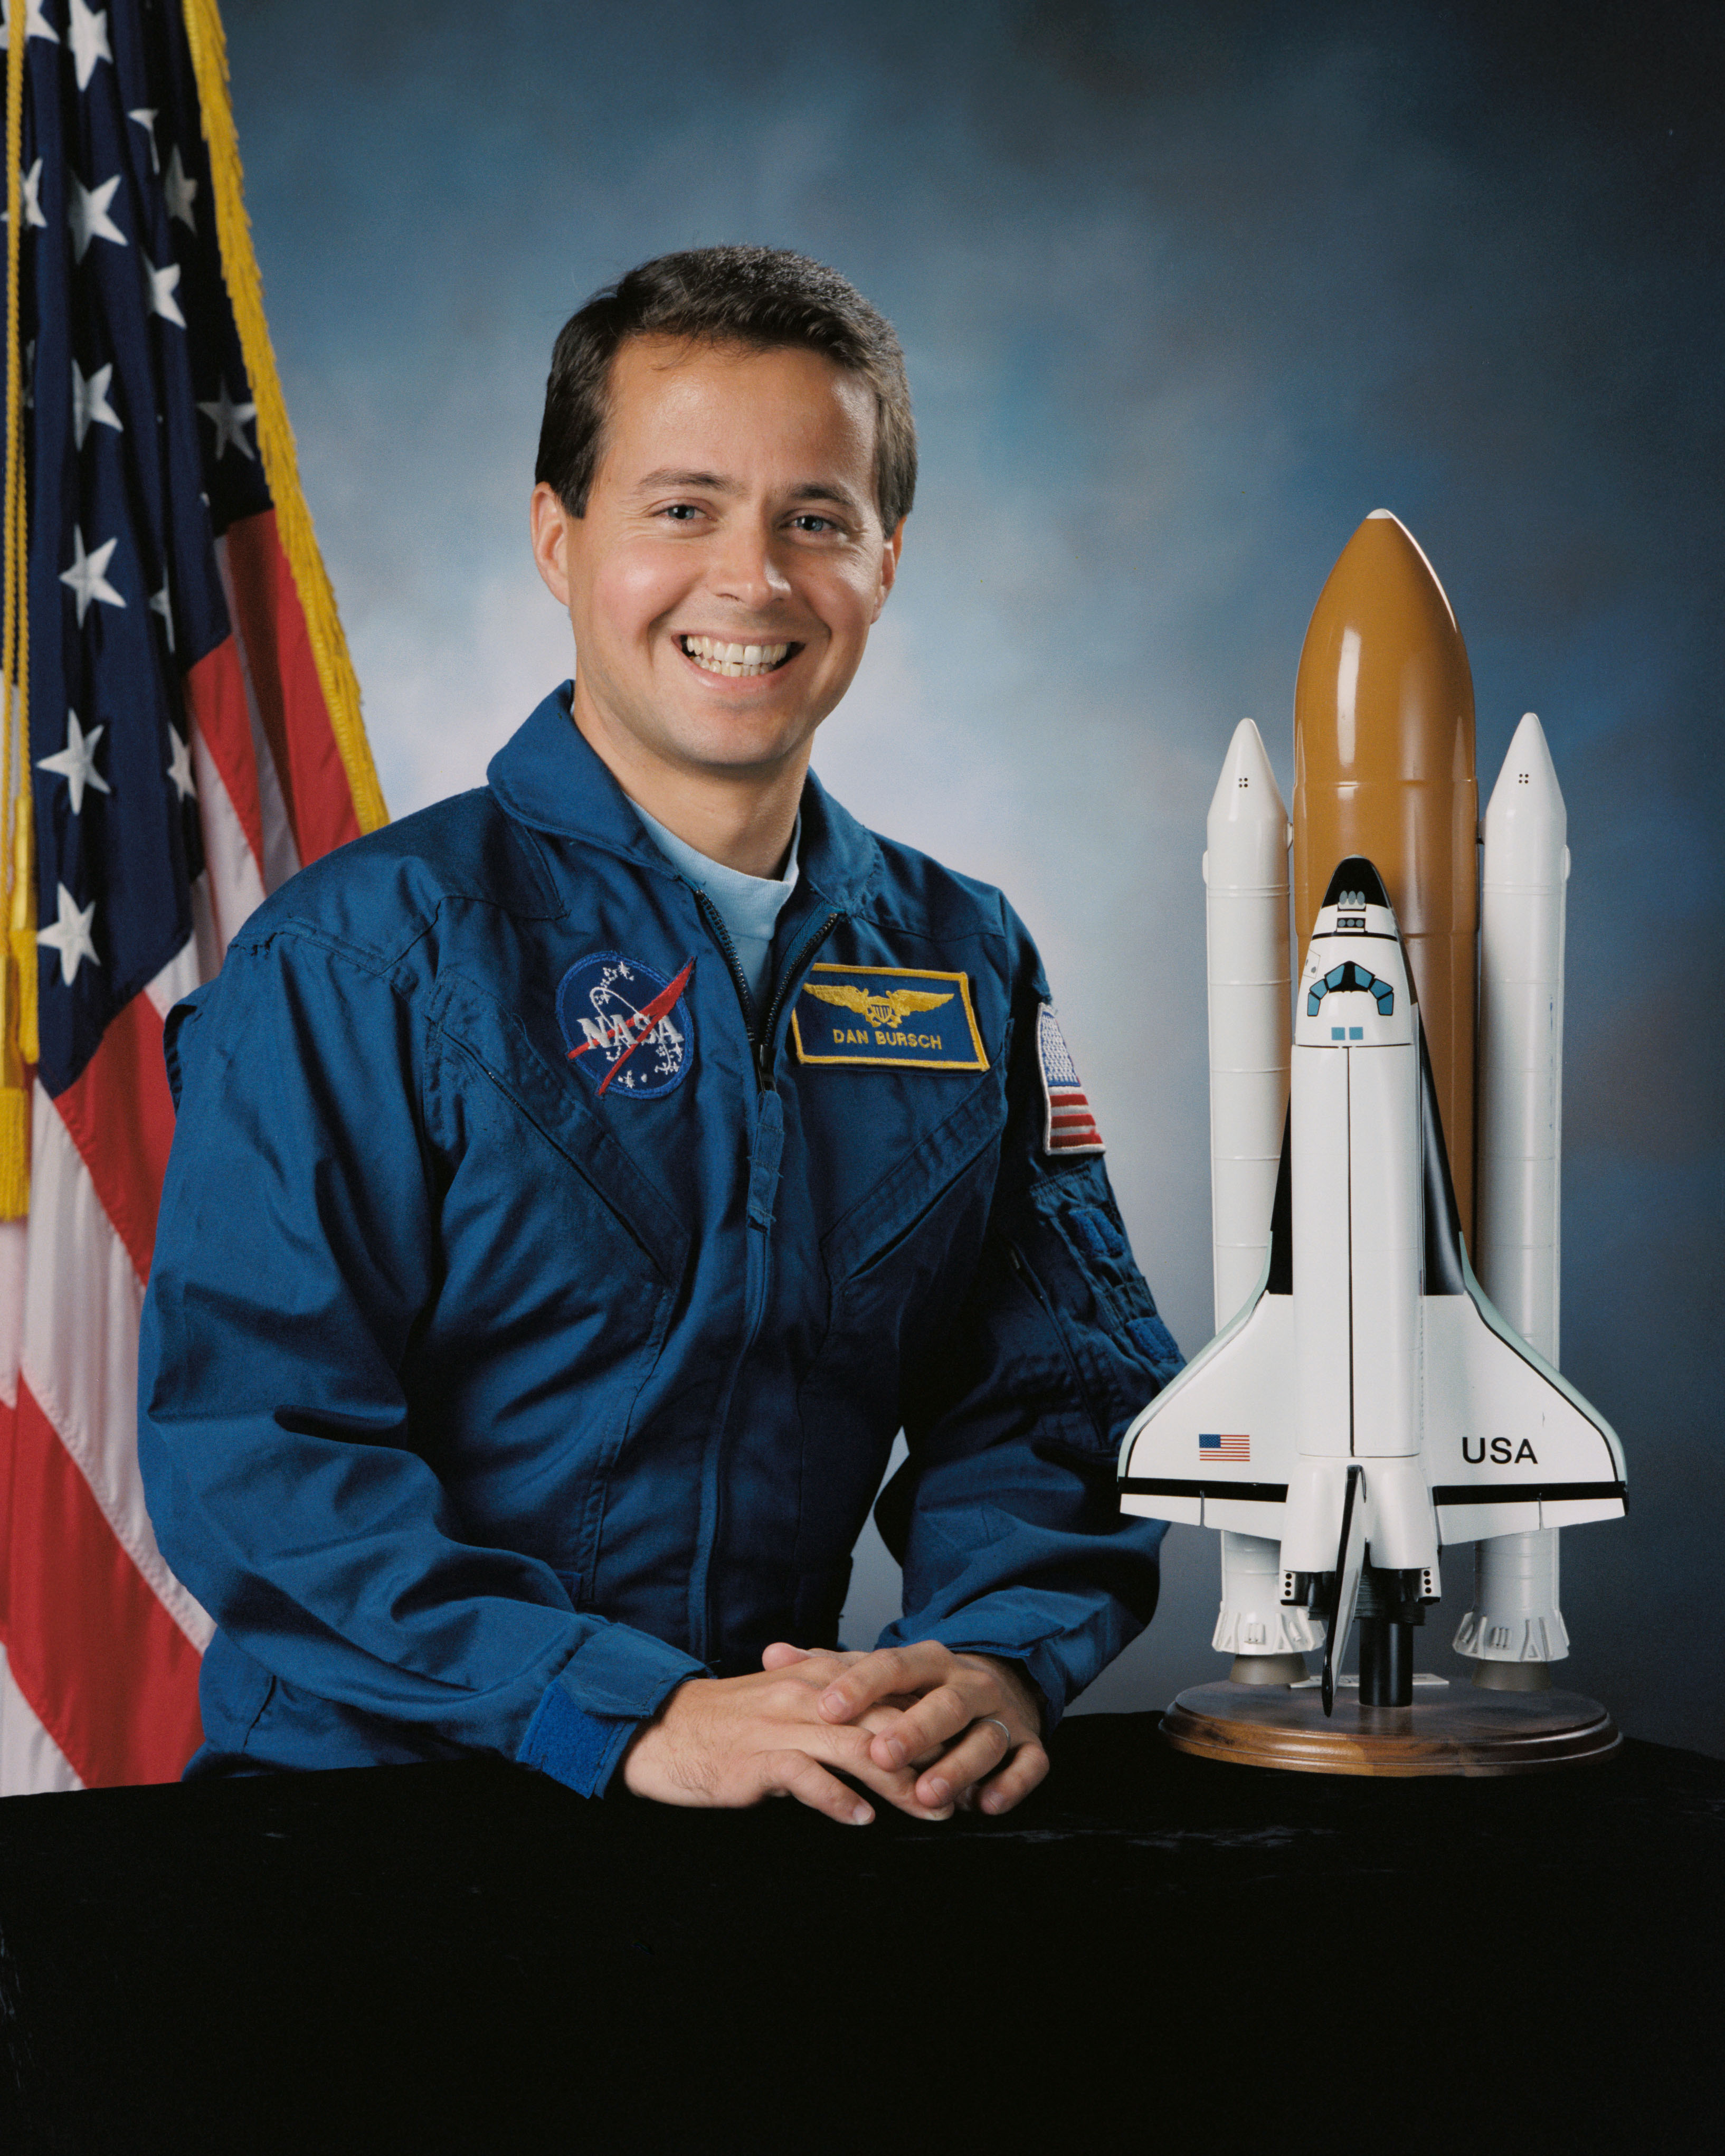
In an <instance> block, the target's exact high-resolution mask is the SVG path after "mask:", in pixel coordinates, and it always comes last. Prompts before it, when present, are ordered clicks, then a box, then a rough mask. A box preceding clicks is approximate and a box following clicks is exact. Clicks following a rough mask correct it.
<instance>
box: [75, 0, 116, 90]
mask: <svg viewBox="0 0 1725 2156" xmlns="http://www.w3.org/2000/svg"><path fill="white" fill-rule="evenodd" d="M66 28H67V31H68V33H69V35H70V37H71V40H72V54H73V57H74V59H75V60H76V61H77V63H78V87H79V88H80V90H88V89H89V88H90V77H91V76H92V75H93V74H95V71H96V62H97V61H98V60H106V61H107V62H108V64H109V65H110V67H111V66H112V64H113V62H114V55H113V54H112V52H111V51H110V49H109V47H108V16H107V11H106V9H104V10H103V11H102V13H100V15H98V14H96V13H94V12H93V11H92V10H91V9H90V8H86V7H85V4H84V0H72V19H71V20H70V22H69V23H67V25H66Z"/></svg>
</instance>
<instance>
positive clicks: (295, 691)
mask: <svg viewBox="0 0 1725 2156" xmlns="http://www.w3.org/2000/svg"><path fill="white" fill-rule="evenodd" d="M21 25H22V29H23V35H22V37H20V34H19V33H20V26H21ZM6 64H7V68H8V141H7V146H8V155H9V158H10V163H11V167H12V171H11V173H10V174H9V176H8V188H9V198H8V199H9V204H10V208H9V212H8V227H7V239H8V280H9V293H8V296H9V298H10V300H11V301H12V304H13V315H12V319H13V322H14V323H15V325H16V326H15V329H14V330H13V331H11V332H9V334H8V377H7V388H8V445H7V450H6V454H7V457H8V465H7V475H8V500H15V499H16V497H15V495H13V493H12V492H11V488H12V487H13V486H15V485H16V482H17V480H18V478H19V477H20V476H21V477H22V480H23V519H24V521H23V524H22V525H21V526H16V527H15V529H14V531H13V536H12V543H11V545H10V547H9V550H8V567H9V569H10V570H11V572H12V573H11V574H9V575H8V586H7V593H6V601H7V609H8V650H9V651H10V650H14V649H17V648H18V643H19V641H20V639H21V638H23V636H25V635H26V634H27V638H28V644H27V649H28V665H27V666H26V667H25V668H23V670H22V678H21V676H20V670H18V668H16V667H15V666H14V668H13V675H12V678H13V680H17V681H18V684H19V687H20V688H21V689H22V690H23V691H25V692H26V696H27V709H28V720H27V725H28V747H27V755H28V781H29V783H28V787H27V788H24V789H23V793H22V795H21V796H18V795H17V788H18V771H19V768H20V766H19V759H18V747H17V745H16V744H14V747H13V755H12V761H11V762H10V764H9V765H8V770H9V771H10V773H12V778H11V780H10V782H9V784H8V787H7V788H6V789H5V792H6V794H7V800H8V819H9V828H10V829H11V830H12V832H13V838H14V845H13V850H12V853H11V855H9V857H8V858H9V859H12V860H18V861H19V862H20V863H21V864H22V866H21V869H20V870H19V873H18V879H17V888H16V890H15V891H13V896H12V901H11V902H12V915H11V919H12V926H13V934H12V936H11V938H10V943H11V948H12V951H13V953H14V954H15V955H16V956H17V957H19V958H22V959H23V960H24V961H25V962H27V963H29V964H33V967H34V969H35V980H36V990H37V1007H38V1012H39V1060H37V1062H36V1067H35V1070H34V1075H33V1086H31V1087H30V1091H29V1094H28V1100H29V1111H28V1114H29V1125H30V1157H29V1175H30V1181H29V1199H28V1217H27V1218H19V1219H10V1220H8V1221H7V1222H5V1224H3V1225H0V1402H3V1408H0V1507H3V1510H0V1638H3V1666H0V1792H15V1791H20V1790H28V1789H70V1788H75V1787H78V1786H79V1785H80V1784H85V1785H90V1784H112V1783H122V1782H143V1781H157V1780H163V1779H170V1778H172V1776H174V1775H176V1774H178V1772H179V1770H180V1768H181V1767H182V1765H183V1763H184V1762H185V1760H186V1759H187V1757H188V1756H189V1754H190V1753H191V1752H192V1751H193V1748H195V1746H196V1745H197V1743H198V1738H199V1730H198V1699H197V1680H198V1660H199V1656H200V1654H201V1652H202V1650H203V1646H204V1645H205V1643H206V1641H207V1640H208V1636H209V1632H210V1624H209V1620H208V1617H207V1616H206V1615H205V1614H204V1612H203V1610H202V1609H200V1608H199V1607H198V1604H196V1603H195V1602H194V1601H193V1599H192V1597H191V1596H190V1595H189V1594H187V1592H186V1590H185V1589H183V1588H182V1586H181V1585H180V1584H179V1582H178V1581H177V1579H176V1578H174V1577H173V1575H172V1573H170V1572H169V1570H168V1569H167V1566H166V1565H165V1564H164V1563H163V1562H162V1557H161V1554H160V1553H159V1552H158V1551H157V1547H156V1541H155V1537H154V1536H153V1534H152V1533H151V1527H150V1521H149V1517H148V1515H147V1513H146V1510H145V1507H144V1501H143V1492H142V1489H141V1485H140V1481H139V1476H138V1466H137V1455H136V1358H137V1333H138V1319H139V1313H140V1308H141V1301H142V1296H143V1291H144V1283H145V1281H146V1278H147V1276H148V1272H149V1266H150V1257H151V1245H152V1243H153V1240H154V1235H155V1226H156V1212H157V1202H158V1199H159V1196H160V1192H161V1188H162V1172H163V1168H164V1167H165V1165H166V1163H167V1149H168V1143H169V1140H170V1138H171V1137H172V1130H173V1111H172V1102H171V1100H170V1096H169V1093H168V1089H167V1078H166V1075H165V1073H164V1071H163V1068H162V1020H163V1018H164V1016H165V1014H166V1013H167V1010H168V1009H169V1007H170V1006H171V1005H172V1004H173V1002H174V1001H175V1000H176V999H177V998H178V997H180V996H181V995H182V994H184V993H186V992H187V990H188V989H190V988H193V987H195V986H196V985H197V983H198V981H199V980H200V979H205V978H208V976H209V975H210V974H211V973H213V971H214V970H215V969H216V968H217V967H218V966H219V965H220V963H221V960H222V954H223V951H224V950H225V948H226V947H227V942H228V938H229V937H231V936H232V935H233V934H234V931H235V929H236V928H237V927H239V924H240V923H241V922H242V921H244V918H245V916H246V915H247V914H248V913H249V911H251V909H252V908H253V907H254V906H255V905H257V903H258V902H259V900H260V899H261V898H262V897H263V896H264V894H265V892H266V891H270V890H272V889H274V887H275V885H277V884H278V883H280V881H281V880H283V878H284V877H285V876H288V875H291V874H292V873H293V872H294V870H295V869H296V868H297V867H298V866H299V865H300V863H301V862H303V861H305V860H311V859H313V858H314V857H315V856H316V855H319V854H321V853H324V852H326V851H327V850H329V848H331V846H334V845H338V844H341V841H342V840H343V839H348V838H352V837H353V836H355V835H357V833H358V832H359V831H360V830H361V829H370V828H371V827H372V825H374V824H378V823H381V822H382V820H383V807H382V799H381V797H380V796H379V794H378V792H377V781H376V778H375V777H374V775H373V773H372V767H371V762H370V757H369V755H368V753H367V749H366V746H365V740H364V736H363V733H362V730H361V728H360V725H359V719H358V702H357V690H355V687H354V684H353V680H352V669H351V667H350V666H349V665H348V663H347V653H346V649H345V647H344V646H343V644H342V643H341V629H340V625H339V623H338V622H337V621H336V614H335V608H334V603H333V600H332V598H331V595H330V592H329V587H328V583H327V579H326V577H325V575H324V572H323V569H322V566H321V562H320V561H319V560H318V557H317V554H316V543H315V542H314V541H313V539H312V536H311V526H310V522H309V520H308V518H307V516H306V513H305V506H304V503H303V500H302V499H301V497H300V491H299V482H298V478H297V474H296V471H295V463H294V455H293V444H292V437H291V435H290V433H289V431H288V428H287V423H286V418H285V412H284V411H283V409H282V406H281V397H280V386H279V383H278V382H277V380H276V377H275V362H274V360H273V357H272V356H271V354H270V345H269V337H268V332H267V330H266V329H265V328H264V322H263V314H262V306H261V299H260V295H259V286H258V279H257V271H256V266H255V263H254V259H253V257H252V254H251V243H250V239H249V233H248V231H247V228H246V225H245V221H244V208H243V205H242V203H241V201H240V196H239V161H238V155H237V151H236V149H235V146H234V136H233V120H232V115H231V110H230V108H229V105H228V95H227V80H226V55H225V50H224V48H223V41H222V32H221V24H220V22H219V19H218V16H217V13H216V8H215V5H214V0H109V4H108V5H107V6H106V7H105V8H92V7H90V6H89V5H87V4H85V0H10V5H9V8H8V21H7V46H6ZM17 709H18V703H17V702H16V701H15V702H14V705H13V710H14V712H16V711H17ZM32 827H33V847H34V862H33V870H32V869H31V867H30V864H29V858H28V851H27V850H25V849H27V848H28V845H29V844H30V843H31V836H32ZM8 875H10V871H9V870H8ZM8 890H12V885H11V883H10V882H9V883H8ZM32 905H33V920H32V918H31V908H32ZM32 947H33V948H32ZM28 1002H29V997H28V992H27V993H25V994H24V995H23V997H22V998H20V997H18V995H16V994H14V995H13V997H12V998H10V999H9V1001H8V1009H7V1018H6V1024H7V1027H8V1039H7V1042H6V1043H5V1044H0V1060H3V1061H5V1063H6V1068H7V1069H8V1070H12V1071H13V1072H14V1073H16V1072H17V1071H18V1065H17V1062H16V1059H15V1057H8V1055H7V1051H8V1050H9V1047H10V1045H11V1043H12V1042H13V1040H15V1039H20V1038H21V1039H22V1043H23V1049H24V1052H25V1055H26V1056H28V1054H29V1052H30V1049H31V1043H30V1039H29V1024H28ZM21 1005H22V1007H23V1018H22V1020H21V1019H20V1006H21ZM22 1075H23V1082H24V1083H25V1084H27V1085H28V1084H29V1079H28V1073H23V1074H22ZM4 1078H5V1072H4V1071H3V1070H0V1082H3V1081H4ZM13 1083H14V1085H16V1084H17V1083H18V1078H17V1077H16V1076H14V1078H13ZM15 1097H16V1096H15Z"/></svg>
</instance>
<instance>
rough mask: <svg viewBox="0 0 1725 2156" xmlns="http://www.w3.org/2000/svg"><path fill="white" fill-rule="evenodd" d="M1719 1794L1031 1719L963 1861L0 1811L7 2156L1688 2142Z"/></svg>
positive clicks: (404, 1816)
mask: <svg viewBox="0 0 1725 2156" xmlns="http://www.w3.org/2000/svg"><path fill="white" fill-rule="evenodd" d="M1722 1885H1725V1763H1722V1762H1719V1761H1717V1760H1712V1759H1707V1758H1700V1757H1698V1756H1697V1755H1695V1754H1693V1753H1685V1752H1678V1751H1673V1750H1670V1749H1667V1748H1662V1747H1660V1746H1657V1745H1651V1744H1641V1743H1630V1744H1628V1745H1627V1746H1626V1747H1625V1749H1624V1751H1623V1752H1622V1753H1620V1755H1619V1756H1618V1757H1617V1758H1615V1759H1613V1760H1611V1761H1610V1762H1609V1763H1605V1764H1603V1765H1597V1766H1590V1767H1584V1768H1571V1769H1568V1770H1566V1771H1561V1772H1556V1773H1551V1774H1542V1775H1531V1776H1527V1777H1521V1778H1516V1779H1497V1780H1420V1781H1406V1782H1394V1781H1377V1780H1364V1779H1343V1778H1332V1777H1328V1776H1317V1775H1306V1774H1274V1773H1271V1772H1268V1771H1266V1770H1260V1769H1255V1768H1240V1767H1235V1766H1231V1765H1222V1764H1217V1763H1209V1762H1207V1761H1204V1760H1198V1759H1193V1758H1184V1757H1182V1756H1180V1755H1178V1754H1177V1753H1172V1752H1170V1751H1169V1750H1168V1748H1166V1746H1165V1745H1164V1744H1163V1743H1162V1741H1161V1739H1160V1738H1159V1737H1158V1733H1157V1727H1156V1717H1154V1716H1150V1715H1096V1716H1087V1717H1077V1718H1075V1719H1074V1720H1072V1721H1070V1722H1068V1723H1067V1724H1066V1726H1065V1728H1064V1729H1063V1730H1062V1731H1061V1732H1060V1735H1059V1737H1058V1738H1057V1739H1056V1743H1055V1770H1054V1773H1053V1774H1052V1776H1051V1777H1050V1780H1049V1781H1048V1782H1047V1783H1046V1784H1045V1785H1044V1788H1043V1789H1041V1790H1040V1791H1039V1792H1038V1793H1037V1794H1036V1796H1035V1797H1034V1798H1033V1799H1031V1800H1030V1801H1029V1803H1028V1804H1025V1805H1024V1806H1023V1807H1021V1808H1020V1809H1019V1811H1017V1812H1016V1813H1014V1814H1012V1815H1010V1816H1009V1817H1008V1818H1007V1819H1005V1820H1000V1821H984V1820H976V1819H968V1818H964V1817H962V1816H961V1817H960V1818H958V1819H956V1820H952V1821H950V1822H948V1823H946V1824H944V1825H939V1826H919V1825H916V1824H914V1823H912V1822H911V1821H908V1820H902V1819H901V1818H900V1817H898V1816H897V1815H884V1816H883V1817H882V1818H881V1819H880V1820H879V1822H878V1823H877V1824H876V1825H874V1826H872V1827H870V1828H867V1829H861V1830H845V1829H843V1828H839V1827H836V1826H834V1825H830V1824H829V1823H828V1822H827V1821H825V1820H821V1819H818V1818H816V1817H815V1816H814V1815H812V1814H809V1813H807V1812H805V1811H803V1810H802V1809H799V1808H798V1807H796V1806H794V1805H793V1804H788V1803H779V1804H768V1805H764V1806H762V1807H761V1808H759V1809H757V1810H755V1811H753V1812H747V1813H711V1812H696V1811H674V1810H667V1809H661V1808H660V1807H658V1806H654V1805H648V1804H639V1803H636V1802H634V1800H633V1799H628V1798H626V1797H625V1798H619V1799H603V1800H602V1801H598V1802H586V1801H583V1799H579V1798H577V1797H573V1796H571V1795H570V1794H568V1793H567V1791H565V1790H563V1789H560V1788H558V1787H557V1785H556V1784H553V1783H552V1782H550V1781H547V1780H546V1779H544V1778H543V1777H542V1776H538V1775H536V1774H529V1773H527V1772H526V1771H525V1770H522V1769H519V1768H512V1767H510V1766H506V1765H504V1764H501V1763H485V1762H478V1761H475V1762H473V1763H462V1764H454V1765H449V1766H436V1767H418V1768H376V1769H364V1770H361V1771H357V1772H346V1773H340V1774H311V1775H304V1776H283V1777H271V1778H267V1779H254V1780H247V1781H235V1782H227V1783H217V1784H198V1785H193V1786H191V1787H187V1788H167V1789H116V1790H108V1791H101V1792H94V1793H90V1794H80V1795H73V1796H49V1797H24V1798H13V1799H9V1800H8V1801H7V1802H5V1803H4V1804H0V2017H3V2025H4V2033H5V2039H6V2044H5V2051H4V2055H3V2056H0V2105H3V2107H4V2108H5V2111H6V2113H7V2114H8V2128H9V2131H8V2134H7V2136H6V2138H5V2139H4V2142H3V2144H0V2145H3V2146H4V2147H5V2148H7V2149H8V2150H14V2149H15V2150H18V2151H20V2152H23V2151H33V2150H36V2149H43V2150H75V2151H79V2152H84V2151H92V2152H97V2156H107V2152H109V2151H122V2150H124V2151H131V2150H140V2149H141V2150H149V2149H154V2148H174V2149H177V2150H190V2151H201V2150H205V2149H208V2150H220V2151H227V2150H234V2151H245V2152H249V2151H253V2150H264V2149H275V2148H283V2149H289V2148H291V2149H295V2150H308V2151H309V2150H321V2149H337V2150H341V2149H348V2148H353V2149H368V2150H369V2149H378V2150H387V2149H394V2148H403V2149H409V2148H412V2149H429V2148H465V2149H471V2150H475V2151H490V2150H492V2149H513V2148H541V2147H544V2148H557V2149H586V2148H592V2149H600V2150H609V2149H619V2150H622V2149H628V2150H635V2149H660V2148H664V2149H673V2148H675V2149H686V2150H706V2149H715V2150H719V2149H732V2148H736V2149H761V2150H778V2149H781V2148H783V2149H791V2148H796V2149H803V2150H809V2151H816V2152H822V2151H825V2150H829V2149H833V2150H849V2149H853V2148H855V2149H868V2150H871V2151H881V2152H892V2151H895V2150H905V2149H911V2150H921V2149H925V2148H927V2149H931V2150H936V2149H938V2150H942V2151H945V2150H952V2151H953V2152H955V2156H957V2152H961V2151H968V2150H971V2149H981V2148H985V2147H995V2148H998V2147H1001V2146H1004V2147H1007V2148H1018V2147H1021V2146H1022V2147H1026V2148H1033V2147H1034V2148H1050V2149H1055V2150H1065V2149H1067V2148H1072V2149H1078V2148H1083V2149H1085V2150H1086V2152H1088V2151H1089V2150H1091V2149H1092V2148H1096V2149H1108V2150H1112V2149H1115V2148H1120V2149H1128V2148H1129V2149H1132V2150H1137V2149H1139V2148H1165V2149H1174V2150H1187V2149H1204V2150H1209V2149H1233V2148H1242V2149H1245V2148H1251V2149H1257V2148H1263V2149H1265V2150H1266V2152H1267V2151H1271V2150H1275V2149H1279V2148H1289V2147H1295V2148H1308V2147H1309V2148H1335V2149H1340V2150H1347V2149H1352V2148H1357V2147H1365V2146H1368V2145H1370V2146H1373V2147H1377V2146H1378V2145H1381V2146H1383V2147H1384V2148H1386V2149H1389V2150H1394V2151H1396V2152H1403V2151H1414V2150H1423V2149H1425V2148H1431V2149H1434V2150H1435V2149H1440V2148H1441V2149H1450V2148H1455V2149H1462V2148H1466V2149H1486V2150H1496V2149H1500V2148H1501V2149H1506V2150H1508V2149H1522V2148H1526V2149H1546V2148H1551V2149H1558V2148H1563V2149H1582V2150H1594V2149H1601V2150H1605V2149H1610V2150H1615V2149H1619V2148H1638V2147H1640V2146H1641V2145H1643V2144H1645V2146H1646V2147H1647V2148H1650V2149H1651V2148H1653V2147H1655V2146H1656V2145H1658V2146H1660V2147H1661V2148H1663V2149H1666V2150H1670V2149H1676V2150H1690V2149H1696V2150H1700V2149H1711V2148H1717V2147H1719V2146H1721V2145H1725V2135H1722V2131H1721V2128H1722V2123H1725V2122H1722V2118H1721V2108H1720V2104H1719V2099H1718V2096H1717V2081H1718V2078H1719V2074H1720V2065H1719V2056H1720V2035H1721V2030H1722V2020H1721V2009H1722V2007H1725V1976H1722V1963H1725V1951H1722V1938H1721V1933H1722V1917H1725V1907H1722V1897H1721V1887H1722Z"/></svg>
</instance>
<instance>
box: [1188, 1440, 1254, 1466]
mask: <svg viewBox="0 0 1725 2156" xmlns="http://www.w3.org/2000/svg"><path fill="white" fill-rule="evenodd" d="M1251 1456H1252V1440H1250V1437H1219V1436H1217V1435H1214V1434H1212V1435H1208V1436H1206V1435H1203V1434H1201V1433H1200V1435H1199V1440H1198V1464H1199V1466H1200V1467H1203V1466H1207V1465H1208V1464H1209V1462H1210V1461H1212V1460H1250V1458H1251Z"/></svg>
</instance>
